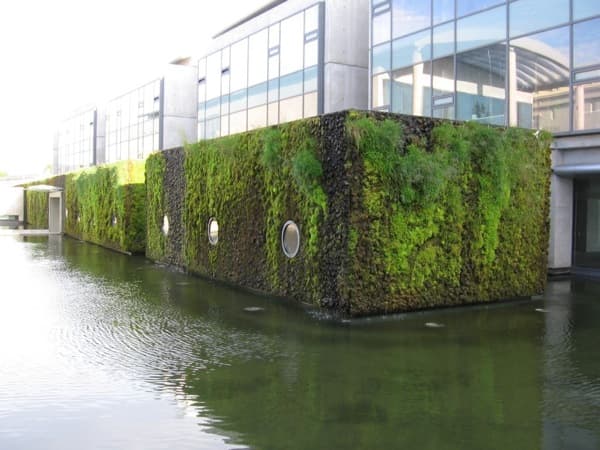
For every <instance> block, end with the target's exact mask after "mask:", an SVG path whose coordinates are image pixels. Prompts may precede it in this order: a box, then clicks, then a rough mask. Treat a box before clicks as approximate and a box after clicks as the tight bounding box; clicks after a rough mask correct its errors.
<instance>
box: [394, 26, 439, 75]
mask: <svg viewBox="0 0 600 450" xmlns="http://www.w3.org/2000/svg"><path fill="white" fill-rule="evenodd" d="M429 59H431V33H430V32H429V30H426V31H422V32H420V33H417V34H411V35H410V36H408V37H405V38H402V39H396V40H395V41H394V42H393V43H392V67H393V68H394V69H396V68H398V67H405V66H410V65H412V64H416V63H420V62H422V61H427V60H429Z"/></svg>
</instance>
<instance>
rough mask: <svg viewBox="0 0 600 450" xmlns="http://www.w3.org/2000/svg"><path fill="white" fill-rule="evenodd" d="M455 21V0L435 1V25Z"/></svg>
mask: <svg viewBox="0 0 600 450" xmlns="http://www.w3.org/2000/svg"><path fill="white" fill-rule="evenodd" d="M450 19H454V0H433V24H434V25H435V24H436V23H440V22H445V21H446V20H450Z"/></svg>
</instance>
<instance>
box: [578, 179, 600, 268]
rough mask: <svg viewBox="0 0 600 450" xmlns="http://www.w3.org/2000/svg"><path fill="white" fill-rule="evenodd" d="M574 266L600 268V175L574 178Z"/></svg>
mask: <svg viewBox="0 0 600 450" xmlns="http://www.w3.org/2000/svg"><path fill="white" fill-rule="evenodd" d="M574 228H575V236H574V250H573V263H574V266H576V267H588V268H594V269H600V177H593V178H583V179H576V180H575V227H574Z"/></svg>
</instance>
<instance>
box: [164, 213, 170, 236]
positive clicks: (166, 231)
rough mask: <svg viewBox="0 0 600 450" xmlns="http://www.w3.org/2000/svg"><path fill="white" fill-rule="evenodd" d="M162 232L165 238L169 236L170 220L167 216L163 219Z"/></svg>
mask: <svg viewBox="0 0 600 450" xmlns="http://www.w3.org/2000/svg"><path fill="white" fill-rule="evenodd" d="M162 232H163V234H164V235H165V236H166V235H167V234H169V218H168V217H167V216H166V215H165V216H164V217H163V225H162Z"/></svg>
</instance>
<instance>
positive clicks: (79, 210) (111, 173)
mask: <svg viewBox="0 0 600 450" xmlns="http://www.w3.org/2000/svg"><path fill="white" fill-rule="evenodd" d="M144 169H145V163H144V162H143V161H122V162H118V163H114V164H108V165H104V166H99V167H94V168H90V169H84V170H81V171H78V172H72V173H69V174H66V175H61V176H57V177H53V178H48V179H45V180H39V181H36V182H34V183H29V184H28V185H27V186H31V185H35V184H48V185H51V186H56V187H59V188H62V189H63V192H64V195H63V201H64V208H65V217H64V232H65V234H67V235H69V236H72V237H75V238H77V239H81V240H84V241H88V242H92V243H95V244H99V245H102V246H105V247H108V248H112V249H114V250H118V251H122V252H127V253H144V251H145V248H146V203H145V195H146V188H145V184H144ZM27 186H26V187H27ZM26 210H27V222H28V225H29V227H30V228H48V193H47V192H36V191H26Z"/></svg>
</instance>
